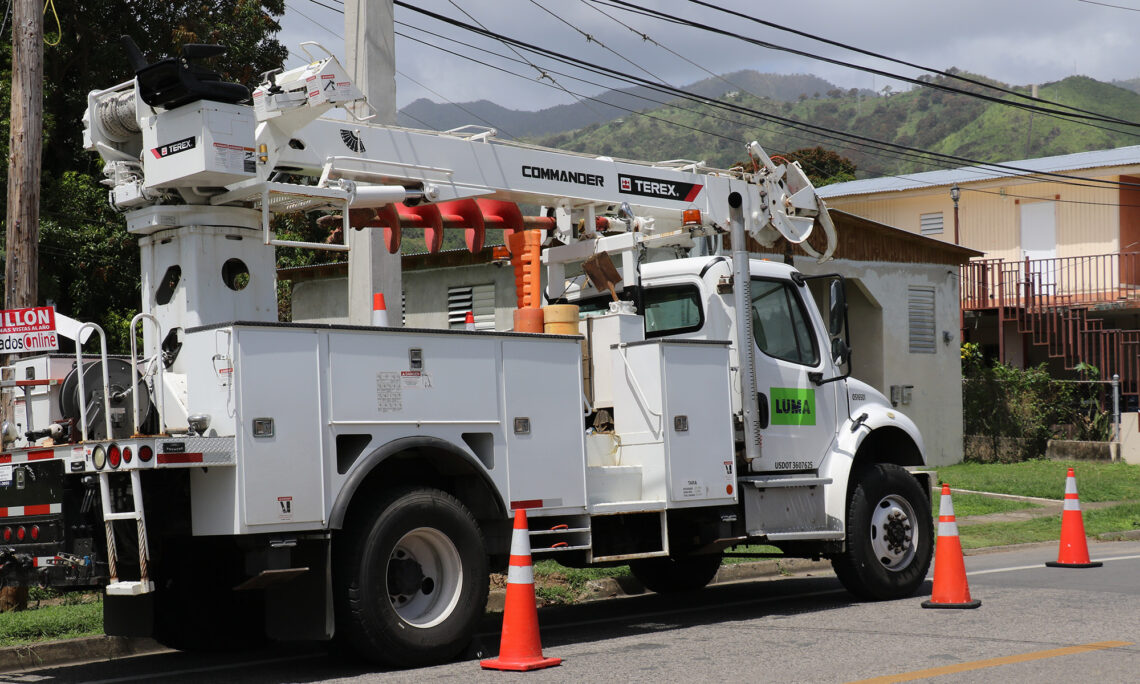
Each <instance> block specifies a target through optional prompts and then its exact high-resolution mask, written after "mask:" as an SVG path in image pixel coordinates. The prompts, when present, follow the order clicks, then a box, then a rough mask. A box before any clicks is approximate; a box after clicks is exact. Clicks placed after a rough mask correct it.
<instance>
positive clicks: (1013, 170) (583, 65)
mask: <svg viewBox="0 0 1140 684" xmlns="http://www.w3.org/2000/svg"><path fill="white" fill-rule="evenodd" d="M394 2H395V4H396V5H397V6H399V7H403V8H405V9H408V10H411V11H413V12H416V13H419V14H423V15H425V16H428V17H431V18H433V19H436V20H438V21H441V22H443V23H446V24H450V25H452V26H457V27H459V28H464V29H465V30H468V31H471V32H473V33H477V34H479V35H483V36H486V37H491V38H495V39H498V40H502V41H507V42H510V43H511V44H513V45H515V46H516V47H519V48H521V49H525V50H527V51H530V52H533V53H536V54H541V55H544V56H546V57H548V58H550V59H554V60H555V61H559V62H562V63H565V64H570V65H573V66H575V67H577V68H580V69H583V70H585V71H590V72H593V73H598V74H604V75H606V76H608V77H610V78H614V79H615V80H619V81H625V82H627V83H631V84H640V85H643V86H646V87H648V88H651V89H654V90H657V91H659V92H665V93H669V94H673V95H675V96H678V97H681V98H683V99H687V100H690V101H694V102H700V103H703V104H709V105H712V106H715V107H720V108H722V109H727V110H730V111H734V112H737V113H742V114H746V115H750V116H755V117H758V118H762V119H766V120H770V121H775V122H779V123H783V124H785V125H788V126H792V127H795V128H800V129H802V130H810V131H812V132H814V133H817V134H827V135H832V136H841V137H843V138H844V139H847V140H851V141H858V142H860V143H865V144H873V145H879V146H884V147H889V148H892V149H895V150H903V151H907V152H913V153H918V154H926V155H930V156H931V157H935V158H939V159H943V160H948V161H953V162H956V163H959V164H963V163H964V164H970V165H976V166H983V167H988V168H991V169H995V170H1000V171H1004V172H1005V173H1004V174H1002V175H1021V174H1032V175H1040V176H1050V177H1056V178H1061V179H1064V180H1066V181H1069V182H1070V183H1071V182H1072V181H1073V180H1079V181H1087V182H1089V183H1097V184H1106V185H1113V186H1129V187H1140V184H1137V183H1126V182H1123V181H1108V180H1102V179H1098V178H1087V177H1083V176H1072V175H1064V174H1059V173H1052V172H1047V171H1038V170H1033V169H1027V168H1023V167H1018V166H1013V165H1011V164H1004V163H998V162H984V161H979V160H976V159H971V158H969V157H962V156H959V155H953V154H947V153H943V152H934V151H931V150H923V149H919V148H915V147H911V146H909V145H902V144H900V143H893V142H888V141H883V140H877V139H875V138H871V137H868V136H864V135H859V134H856V133H847V132H844V131H838V130H835V129H831V128H828V127H826V126H820V125H817V124H810V123H806V122H802V121H796V120H794V119H789V118H787V117H782V116H778V115H775V114H768V113H765V112H761V111H758V110H754V109H751V108H749V107H744V106H742V105H735V104H731V103H726V102H719V101H716V100H712V99H710V98H707V97H703V96H700V95H695V94H693V93H690V92H688V91H685V90H683V89H680V88H674V87H672V86H667V85H661V84H657V83H653V82H651V81H647V80H646V79H643V78H641V77H639V76H635V75H632V74H628V73H624V72H620V71H617V70H616V69H611V68H609V67H605V66H601V65H595V64H590V63H587V62H585V61H583V60H580V59H577V58H575V57H570V56H568V55H565V54H562V53H559V52H557V51H554V50H550V49H548V48H543V47H539V46H537V45H533V44H530V43H527V42H525V41H521V40H518V39H515V38H510V37H509V36H504V35H502V34H499V33H495V32H494V31H489V30H487V29H481V28H477V27H475V26H472V25H470V24H466V23H464V22H462V21H459V20H457V19H453V18H451V17H447V16H444V15H440V14H437V13H435V12H432V11H430V10H425V9H422V8H419V7H414V6H412V5H409V4H408V3H407V2H404V1H403V0H394Z"/></svg>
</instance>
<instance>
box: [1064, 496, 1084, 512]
mask: <svg viewBox="0 0 1140 684" xmlns="http://www.w3.org/2000/svg"><path fill="white" fill-rule="evenodd" d="M1065 510H1066V511H1079V510H1081V500H1080V499H1065Z"/></svg>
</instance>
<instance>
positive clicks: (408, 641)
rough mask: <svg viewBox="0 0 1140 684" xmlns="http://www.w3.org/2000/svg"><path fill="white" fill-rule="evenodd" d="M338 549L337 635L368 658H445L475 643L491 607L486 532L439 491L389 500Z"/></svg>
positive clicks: (407, 662) (413, 661) (417, 661)
mask: <svg viewBox="0 0 1140 684" xmlns="http://www.w3.org/2000/svg"><path fill="white" fill-rule="evenodd" d="M363 513H364V515H362V516H360V520H359V521H358V523H357V524H354V525H351V526H349V527H348V528H347V529H346V530H345V532H344V541H343V546H341V548H340V549H339V550H338V553H337V557H338V564H337V573H336V578H337V580H336V591H337V594H336V611H337V632H338V637H340V638H344V639H347V641H348V643H349V644H350V645H351V646H353V648H354V649H355V650H356V651H357V652H359V653H360V654H361V655H362V656H363V657H365V658H367V659H369V660H375V661H382V662H387V663H392V664H396V665H403V666H414V665H425V664H432V663H441V662H445V661H447V660H450V659H452V658H454V657H455V656H457V655H459V653H460V652H461V651H462V650H463V648H464V647H465V646H466V645H467V644H468V642H470V641H471V638H472V636H473V635H474V632H475V627H476V625H477V624H478V621H479V618H480V617H481V616H482V614H483V611H484V608H485V607H486V604H487V589H488V571H487V554H486V550H485V548H484V544H483V534H482V532H481V531H480V530H479V526H478V524H477V523H476V521H475V518H474V517H473V516H472V515H471V513H470V511H468V510H467V508H466V507H465V506H464V505H463V504H462V503H460V501H459V500H458V499H456V498H455V497H453V496H451V495H450V494H448V493H446V492H443V491H440V490H437V489H413V490H410V491H407V490H405V491H400V492H395V493H393V494H390V495H389V496H387V497H384V498H382V500H381V501H379V502H378V503H377V504H376V505H375V506H373V507H372V508H370V509H369V510H368V511H367V512H363Z"/></svg>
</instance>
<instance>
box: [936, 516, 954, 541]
mask: <svg viewBox="0 0 1140 684" xmlns="http://www.w3.org/2000/svg"><path fill="white" fill-rule="evenodd" d="M938 536H939V537H957V536H958V523H956V522H954V521H953V520H951V521H950V522H942V521H941V520H939V521H938Z"/></svg>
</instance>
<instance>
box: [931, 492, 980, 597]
mask: <svg viewBox="0 0 1140 684" xmlns="http://www.w3.org/2000/svg"><path fill="white" fill-rule="evenodd" d="M980 605H982V602H981V601H979V600H977V599H973V600H971V599H970V586H969V584H968V583H967V582H966V563H965V560H964V559H963V558H962V541H961V540H960V539H958V523H957V522H956V521H955V520H954V503H953V502H952V501H951V500H950V485H948V484H945V483H944V484H943V485H942V503H941V504H940V505H939V507H938V543H937V544H936V545H935V547H934V589H933V591H931V592H930V600H929V601H923V602H922V607H923V608H977V607H978V606H980Z"/></svg>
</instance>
